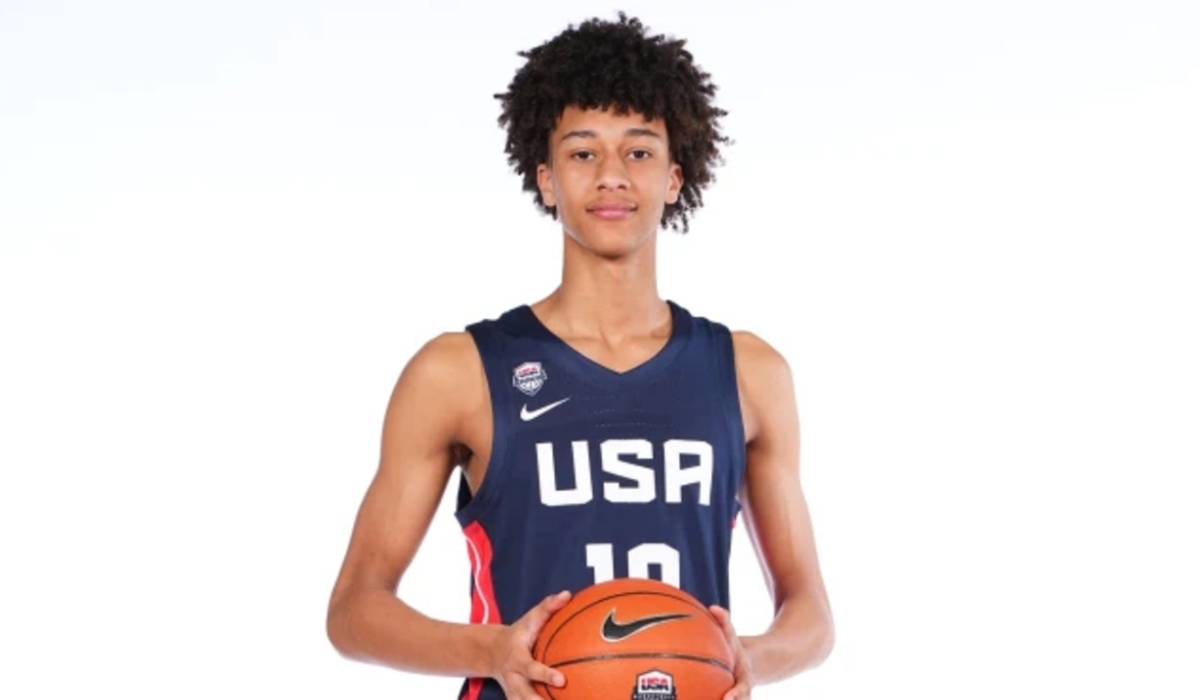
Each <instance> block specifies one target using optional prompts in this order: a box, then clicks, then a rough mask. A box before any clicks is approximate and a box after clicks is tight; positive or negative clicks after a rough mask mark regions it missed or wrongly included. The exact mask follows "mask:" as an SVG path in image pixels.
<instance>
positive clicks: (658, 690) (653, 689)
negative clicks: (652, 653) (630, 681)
mask: <svg viewBox="0 0 1200 700" xmlns="http://www.w3.org/2000/svg"><path fill="white" fill-rule="evenodd" d="M633 700H675V679H674V678H672V677H671V674H669V673H663V672H662V671H647V672H646V673H643V674H642V675H640V676H638V677H637V682H636V683H635V684H634V686H633Z"/></svg>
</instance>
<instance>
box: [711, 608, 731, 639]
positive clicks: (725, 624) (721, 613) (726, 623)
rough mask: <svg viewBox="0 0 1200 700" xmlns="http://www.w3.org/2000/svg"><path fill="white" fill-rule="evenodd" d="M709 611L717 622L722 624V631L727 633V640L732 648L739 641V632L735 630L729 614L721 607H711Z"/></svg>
mask: <svg viewBox="0 0 1200 700" xmlns="http://www.w3.org/2000/svg"><path fill="white" fill-rule="evenodd" d="M708 611H709V612H711V613H712V615H713V617H715V618H717V622H719V623H720V624H721V630H722V631H723V632H725V640H726V641H728V642H729V644H730V645H731V646H732V645H733V643H734V641H736V640H737V631H736V630H734V629H733V621H732V620H730V619H729V612H728V611H727V610H725V608H722V607H721V606H719V605H713V606H710V607H709V608H708Z"/></svg>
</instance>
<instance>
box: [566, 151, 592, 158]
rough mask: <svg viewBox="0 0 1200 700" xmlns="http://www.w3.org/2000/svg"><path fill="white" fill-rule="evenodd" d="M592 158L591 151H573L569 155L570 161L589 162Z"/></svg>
mask: <svg viewBox="0 0 1200 700" xmlns="http://www.w3.org/2000/svg"><path fill="white" fill-rule="evenodd" d="M594 157H595V156H594V155H593V154H592V152H591V151H575V152H574V153H572V154H571V160H591V159H592V158H594Z"/></svg>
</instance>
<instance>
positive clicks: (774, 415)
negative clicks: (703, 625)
mask: <svg viewBox="0 0 1200 700" xmlns="http://www.w3.org/2000/svg"><path fill="white" fill-rule="evenodd" d="M734 351H735V355H736V357H737V373H738V387H739V392H740V394H741V401H742V409H743V415H744V416H745V422H746V427H747V430H746V440H747V443H746V460H747V461H746V479H745V483H744V485H743V488H742V493H741V502H742V506H743V511H744V516H745V523H746V527H747V532H748V533H749V536H750V540H751V542H752V543H753V545H754V549H755V551H756V553H757V554H758V558H759V562H760V563H761V565H762V568H763V573H764V576H765V578H766V580H767V586H768V588H769V590H770V593H771V596H772V598H773V600H774V602H775V619H774V621H773V622H772V623H771V625H770V627H769V628H768V630H767V631H766V632H765V633H764V634H761V635H757V636H747V637H742V638H741V642H742V645H743V647H744V648H745V650H746V654H747V656H748V659H749V665H750V668H751V669H752V671H753V676H754V679H755V682H756V683H770V682H773V681H777V680H781V679H783V678H787V677H789V676H792V675H795V674H797V673H800V672H801V671H803V670H805V669H808V668H811V667H814V666H817V665H819V664H820V663H821V662H822V661H824V660H825V658H826V657H828V656H829V653H830V652H831V651H832V649H833V639H834V633H833V616H832V612H831V610H830V606H829V599H828V595H827V594H826V591H825V583H824V580H823V579H822V576H821V571H820V566H819V564H818V562H817V550H816V543H815V541H814V537H813V529H812V522H811V519H810V517H809V512H808V505H807V503H806V502H805V499H804V494H803V492H802V490H801V487H800V469H799V462H800V423H799V418H798V415H797V410H796V400H795V394H794V390H793V385H792V375H791V370H790V369H789V368H788V365H787V363H786V362H785V361H784V359H783V357H782V356H780V354H779V353H778V352H776V351H775V350H774V349H773V348H771V347H770V346H769V345H768V344H767V343H765V342H764V341H762V340H761V339H759V338H757V337H756V336H754V335H752V334H749V333H741V332H739V333H735V334H734Z"/></svg>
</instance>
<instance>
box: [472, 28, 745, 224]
mask: <svg viewBox="0 0 1200 700" xmlns="http://www.w3.org/2000/svg"><path fill="white" fill-rule="evenodd" d="M618 17H619V19H618V20H617V21H616V22H609V21H604V20H600V19H595V18H594V19H590V20H587V21H585V22H583V23H581V24H580V25H579V26H578V27H575V26H574V25H572V26H569V27H568V28H567V29H566V30H565V31H563V32H562V33H561V34H559V35H558V36H556V37H554V38H553V39H551V40H550V41H547V42H546V43H544V44H542V45H540V46H537V47H535V48H532V49H529V50H527V51H521V52H519V53H518V55H519V56H521V57H523V58H525V59H527V60H526V62H525V64H524V65H523V66H522V67H521V68H520V70H518V71H517V73H516V75H515V76H514V77H513V79H512V82H511V83H509V86H508V92H505V93H500V94H497V95H495V97H496V99H498V100H500V104H501V107H502V109H501V114H500V118H499V123H500V126H501V127H502V128H504V129H506V131H507V141H506V143H505V148H504V150H505V153H507V154H508V162H509V163H510V164H511V165H512V166H513V169H514V170H515V171H516V172H517V174H518V175H520V176H521V177H522V180H523V182H522V189H523V190H525V191H527V192H532V193H533V194H534V197H533V200H534V203H535V204H537V205H538V206H539V207H540V208H541V209H542V210H543V211H544V212H545V213H548V214H550V216H552V217H554V218H557V212H556V211H555V208H554V207H550V206H546V205H545V204H543V203H542V200H541V195H540V192H539V190H538V186H537V166H538V165H539V164H541V163H547V162H549V157H550V134H551V132H552V131H553V130H554V127H555V125H556V124H557V123H558V120H559V118H560V117H561V116H562V113H563V110H564V109H566V108H567V107H569V106H575V107H578V108H580V109H593V108H597V109H610V108H611V109H614V110H615V111H617V112H618V113H621V114H627V113H629V112H631V111H632V112H636V113H640V114H641V115H643V116H645V117H646V118H647V119H651V120H653V119H657V118H662V120H663V121H664V122H665V123H666V127H667V141H668V143H669V144H670V154H671V160H672V161H674V162H675V163H677V164H678V165H679V166H680V168H681V170H682V171H683V189H682V190H681V191H680V193H679V199H678V200H677V201H676V203H675V204H667V205H666V206H665V208H664V209H663V216H662V221H660V222H659V223H660V225H661V226H663V227H666V226H670V228H672V229H673V230H675V231H679V232H681V233H687V230H688V218H689V215H691V214H692V213H693V212H694V211H695V210H696V209H698V208H699V207H700V206H701V205H702V204H703V198H702V195H701V193H702V191H703V190H704V189H705V188H706V187H707V186H708V185H709V183H711V182H712V181H713V180H714V175H713V169H714V167H715V166H716V165H718V164H720V163H722V160H721V153H720V147H721V145H722V144H726V143H729V142H730V139H729V138H728V137H726V136H724V135H722V133H721V127H720V123H719V122H720V119H721V117H723V116H725V115H726V112H725V111H724V110H722V109H720V108H718V107H716V106H715V105H714V104H713V96H714V94H715V93H716V86H715V85H713V83H712V82H711V80H710V77H711V76H710V75H709V74H708V73H705V72H704V71H702V70H701V69H700V68H699V67H698V66H696V64H694V63H693V62H692V54H691V53H689V52H688V51H687V50H685V49H684V43H685V41H684V40H681V39H674V38H671V39H668V38H666V37H664V36H663V35H657V36H649V35H647V31H646V27H645V26H643V25H642V23H641V22H640V21H639V20H638V19H636V18H629V17H626V15H625V13H624V12H621V13H618Z"/></svg>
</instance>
